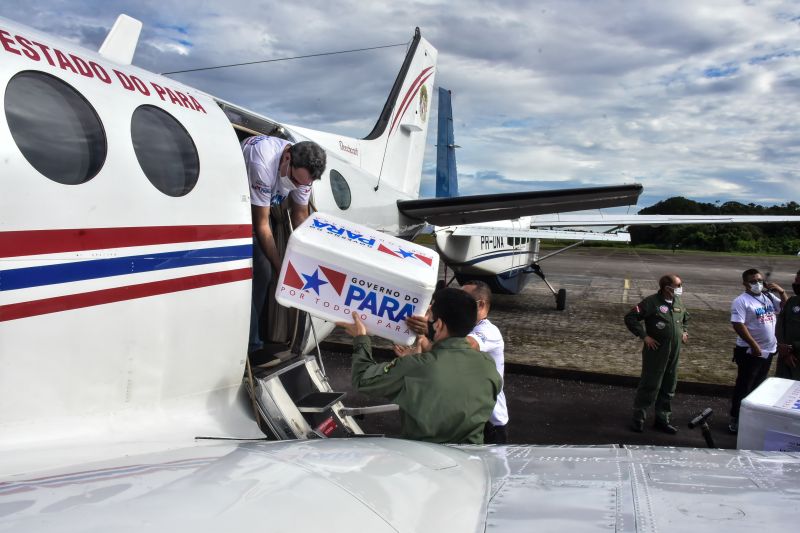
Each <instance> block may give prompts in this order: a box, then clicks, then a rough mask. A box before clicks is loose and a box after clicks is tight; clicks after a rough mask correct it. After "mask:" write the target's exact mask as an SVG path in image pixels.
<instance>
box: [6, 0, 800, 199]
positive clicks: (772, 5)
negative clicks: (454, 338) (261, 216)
mask: <svg viewBox="0 0 800 533" xmlns="http://www.w3.org/2000/svg"><path fill="white" fill-rule="evenodd" d="M119 13H126V14H128V15H130V16H133V17H135V18H138V19H140V20H142V21H143V22H144V29H143V32H142V37H141V39H140V43H139V48H138V49H137V53H136V56H135V57H134V63H135V64H136V65H138V66H140V67H143V68H147V69H149V70H153V71H156V72H169V71H174V70H181V69H188V68H195V67H202V66H211V65H220V64H228V63H236V62H245V61H254V60H260V59H270V58H279V57H287V56H297V55H303V54H313V53H320V52H328V51H335V50H346V49H352V48H363V47H372V46H380V45H387V44H395V43H407V42H408V41H409V40H410V38H411V36H412V34H413V31H414V27H415V26H419V27H420V28H421V30H422V34H423V36H424V37H425V38H427V39H428V40H429V41H431V43H433V45H434V46H435V47H436V48H437V49H438V50H439V70H438V74H437V77H436V85H439V86H442V87H445V88H447V89H450V90H451V91H453V107H454V113H455V128H456V129H455V136H456V143H457V144H459V145H460V146H461V147H462V148H461V149H460V150H459V151H458V152H457V157H458V170H459V186H460V190H461V194H479V193H483V192H510V191H519V190H535V189H552V188H560V187H581V186H595V185H614V184H620V183H632V182H639V183H642V184H643V185H644V187H645V193H644V195H643V197H642V198H641V200H640V203H639V205H640V206H647V205H650V204H652V203H654V202H656V201H658V200H661V199H664V198H667V197H669V196H675V195H683V196H687V197H690V198H693V199H696V200H700V201H708V202H715V201H717V200H719V201H722V202H724V201H728V200H738V201H743V202H746V203H749V202H755V203H762V204H773V203H783V202H786V201H788V200H795V201H800V193H799V192H798V188H797V186H796V183H797V178H798V176H799V175H800V113H798V111H800V1H796V0H795V1H772V0H764V1H762V0H744V1H741V0H685V1H684V0H672V1H669V2H664V1H652V2H651V1H647V0H639V1H633V0H631V1H615V0H604V1H602V2H599V1H591V0H585V1H580V0H557V1H555V0H554V1H549V0H548V1H534V0H531V1H521V0H506V1H502V2H501V1H494V2H492V1H479V0H461V1H459V2H457V3H454V2H445V1H442V0H422V1H413V0H411V1H407V2H386V1H372V2H363V1H344V2H337V1H335V0H330V1H329V0H305V1H303V2H286V1H274V0H269V1H262V0H249V1H247V2H244V1H240V0H228V1H227V2H220V1H219V0H216V1H206V0H194V1H184V0H157V1H152V0H104V1H85V2H81V1H78V0H71V1H64V0H40V1H39V2H36V8H35V9H32V8H31V4H30V2H29V1H28V0H25V1H19V0H3V1H2V2H0V16H3V17H6V18H10V19H13V20H16V21H18V22H22V23H25V24H28V25H30V26H33V27H35V28H37V29H41V30H45V31H48V32H51V33H54V34H57V35H59V36H61V37H64V38H67V39H69V40H72V41H75V42H79V43H81V44H83V45H85V46H87V47H90V48H93V49H97V48H98V47H99V45H100V44H101V43H102V41H103V39H104V37H105V34H106V33H107V31H108V29H109V28H110V27H111V25H112V24H113V23H114V20H115V19H116V16H117V15H118V14H119ZM404 53H405V48H404V47H394V48H386V49H381V50H374V51H369V52H361V53H355V54H345V55H334V56H326V57H322V58H314V59H306V60H299V61H284V62H276V63H268V64H262V65H253V66H246V67H237V68H231V69H223V70H212V71H206V72H199V73H190V74H179V75H174V76H173V77H174V78H175V79H178V80H180V81H181V82H184V83H186V84H189V85H192V86H195V87H197V88H199V89H201V90H204V91H206V92H209V93H211V94H214V95H216V96H219V97H221V98H224V99H226V100H229V101H231V102H234V103H236V104H239V105H242V106H244V107H247V108H249V109H252V110H254V111H258V112H261V113H263V114H265V115H267V116H269V117H271V118H274V119H276V120H279V121H285V122H288V123H292V124H298V125H303V126H306V127H310V128H315V129H322V130H326V131H332V132H336V133H342V134H347V135H352V136H356V137H361V136H364V135H366V134H367V133H368V132H369V131H370V130H371V129H372V126H373V125H374V123H375V120H376V118H377V115H378V113H379V111H380V110H381V108H382V106H383V102H384V101H385V99H386V95H387V94H388V91H389V88H390V86H391V84H392V82H393V80H394V76H395V75H396V72H397V70H398V69H399V67H400V64H401V63H402V60H403V56H404ZM434 94H435V92H434ZM434 103H435V102H434ZM434 123H435V122H434ZM434 142H435V132H434V131H431V132H430V134H429V138H428V143H429V151H428V156H427V158H426V165H425V176H424V177H423V186H422V194H423V195H424V196H430V195H432V194H433V192H432V191H433V172H434V168H433V165H434V164H435V157H434V156H435V154H434V152H433V144H434Z"/></svg>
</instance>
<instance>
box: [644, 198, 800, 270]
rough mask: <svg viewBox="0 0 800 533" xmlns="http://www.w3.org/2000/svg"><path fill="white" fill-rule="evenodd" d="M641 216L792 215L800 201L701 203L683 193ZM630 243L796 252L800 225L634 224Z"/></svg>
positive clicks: (798, 211) (799, 245)
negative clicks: (761, 203) (773, 203)
mask: <svg viewBox="0 0 800 533" xmlns="http://www.w3.org/2000/svg"><path fill="white" fill-rule="evenodd" d="M639 214H641V215H793V216H800V204H798V203H797V202H794V201H792V202H787V203H785V204H779V205H772V206H763V205H757V204H753V203H750V204H742V203H739V202H725V203H713V204H712V203H702V202H695V201H694V200H689V199H688V198H684V197H682V196H676V197H673V198H668V199H666V200H663V201H661V202H658V203H657V204H654V205H652V206H650V207H646V208H644V209H642V210H641V211H639ZM630 233H631V244H633V245H634V246H640V245H652V246H656V247H658V248H673V249H675V248H678V249H691V250H706V251H713V252H742V253H773V254H792V255H794V254H796V253H797V252H798V250H800V224H798V223H792V224H782V223H779V224H698V225H674V226H634V227H631V228H630Z"/></svg>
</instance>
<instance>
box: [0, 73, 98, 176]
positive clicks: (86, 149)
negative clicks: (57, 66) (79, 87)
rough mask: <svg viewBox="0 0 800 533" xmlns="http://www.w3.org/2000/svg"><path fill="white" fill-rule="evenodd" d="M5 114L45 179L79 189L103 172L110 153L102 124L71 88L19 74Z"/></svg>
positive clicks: (47, 76) (34, 75) (48, 78)
mask: <svg viewBox="0 0 800 533" xmlns="http://www.w3.org/2000/svg"><path fill="white" fill-rule="evenodd" d="M5 112H6V120H7V121H8V128H9V130H10V131H11V136H12V137H13V138H14V142H15V143H16V145H17V148H19V150H20V152H22V155H23V156H24V157H25V159H26V160H27V161H28V163H30V164H31V166H32V167H33V168H35V169H36V170H37V171H39V172H40V173H41V174H43V175H44V176H45V177H47V178H49V179H51V180H53V181H55V182H57V183H62V184H64V185H78V184H80V183H85V182H87V181H89V180H90V179H92V178H93V177H95V176H96V175H97V173H98V172H100V168H102V166H103V163H104V162H105V160H106V153H107V143H106V133H105V131H104V130H103V124H102V122H100V117H98V116H97V113H96V112H95V110H94V108H93V107H92V106H91V104H89V102H88V101H87V100H86V99H85V98H84V97H83V96H81V94H80V93H79V92H78V91H76V90H75V89H73V88H72V87H71V86H70V85H68V84H66V83H65V82H63V81H61V80H60V79H58V78H56V77H55V76H51V75H50V74H45V73H44V72H38V71H25V72H20V73H19V74H17V75H16V76H14V77H13V78H11V81H9V82H8V85H7V86H6V94H5Z"/></svg>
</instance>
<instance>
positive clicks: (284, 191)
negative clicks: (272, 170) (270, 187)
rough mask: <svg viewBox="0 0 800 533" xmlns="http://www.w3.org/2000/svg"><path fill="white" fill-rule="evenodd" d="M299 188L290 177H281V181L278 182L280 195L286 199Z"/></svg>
mask: <svg viewBox="0 0 800 533" xmlns="http://www.w3.org/2000/svg"><path fill="white" fill-rule="evenodd" d="M296 188H297V185H295V184H294V182H293V181H292V179H291V178H290V177H289V176H281V177H280V180H279V181H278V193H279V194H280V195H281V196H282V197H284V198H286V197H287V196H289V193H290V192H292V191H293V190H295V189H296Z"/></svg>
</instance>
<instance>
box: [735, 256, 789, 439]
mask: <svg viewBox="0 0 800 533" xmlns="http://www.w3.org/2000/svg"><path fill="white" fill-rule="evenodd" d="M742 284H743V285H744V287H745V291H744V292H743V293H742V294H740V295H739V296H737V297H736V299H735V300H733V303H732V304H731V325H733V330H734V331H735V332H736V335H738V337H737V339H736V346H735V347H734V349H733V360H734V362H735V363H736V366H737V367H738V372H737V375H736V385H735V386H734V388H733V398H732V399H731V413H730V414H731V420H730V424H729V425H728V430H729V431H730V432H731V433H737V432H738V431H739V407H740V406H741V403H742V399H744V398H745V397H746V396H747V395H748V394H750V393H751V392H753V391H754V390H755V388H756V387H758V386H759V385H760V384H761V383H762V382H763V381H764V380H765V379H766V378H767V374H769V367H770V365H771V364H772V357H773V356H774V355H775V352H776V351H777V350H778V340H777V339H776V337H775V324H776V321H777V316H778V313H779V312H780V310H781V307H783V304H784V303H786V300H787V297H786V291H784V290H783V289H782V288H781V287H780V286H779V285H778V284H777V283H765V282H764V276H763V275H762V274H761V272H759V271H758V270H757V269H755V268H751V269H749V270H745V271H744V272H742ZM774 293H775V294H778V296H775V294H774Z"/></svg>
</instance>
